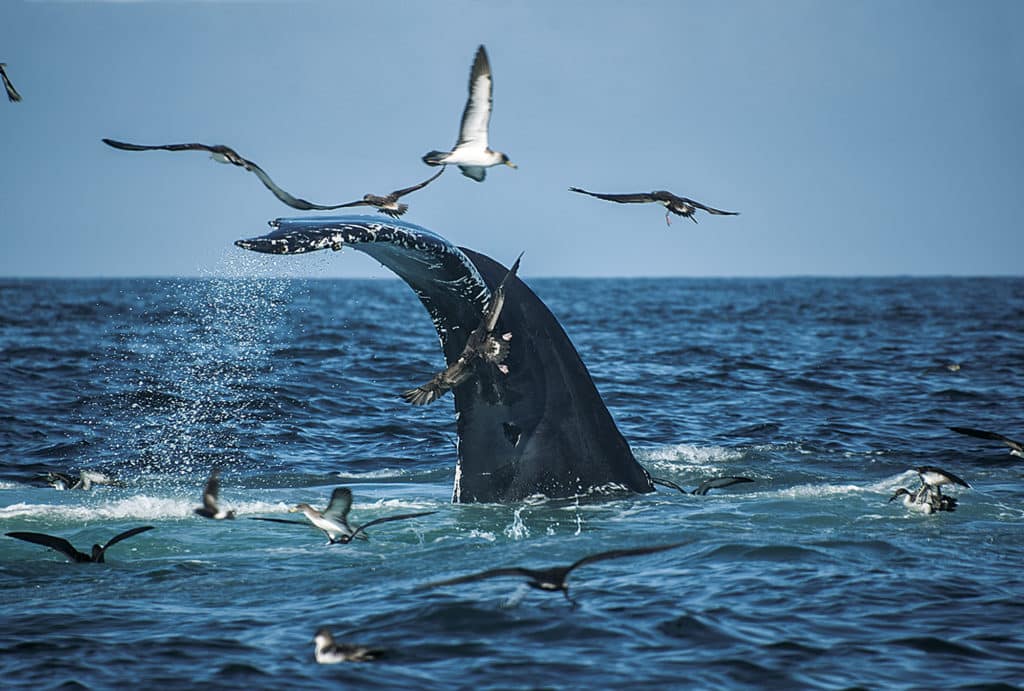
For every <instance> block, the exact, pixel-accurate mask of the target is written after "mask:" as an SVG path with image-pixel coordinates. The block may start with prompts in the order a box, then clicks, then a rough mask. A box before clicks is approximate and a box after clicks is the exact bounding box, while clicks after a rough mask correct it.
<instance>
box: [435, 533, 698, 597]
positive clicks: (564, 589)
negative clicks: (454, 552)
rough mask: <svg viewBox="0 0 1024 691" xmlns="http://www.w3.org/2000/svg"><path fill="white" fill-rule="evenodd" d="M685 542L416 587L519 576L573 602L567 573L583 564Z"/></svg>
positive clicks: (516, 568) (662, 549)
mask: <svg viewBox="0 0 1024 691" xmlns="http://www.w3.org/2000/svg"><path fill="white" fill-rule="evenodd" d="M684 544H688V543H685V542H674V543H672V544H668V545H656V546H654V547H637V548H635V549H616V550H612V551H610V552H599V553H597V554H591V555H590V556H587V557H583V558H582V559H578V560H577V561H575V562H573V563H572V564H570V565H569V566H552V567H550V568H547V569H525V568H522V567H518V566H512V567H508V568H503V569H490V570H488V571H481V572H480V573H473V574H470V575H468V576H459V577H458V578H450V579H448V580H444V581H434V582H433V583H425V584H423V585H421V586H418V587H417V588H416V589H417V590H425V589H427V588H439V587H441V586H446V585H456V584H458V583H469V582H471V581H481V580H484V579H485V578H497V577H500V576H522V577H525V578H526V579H527V585H529V586H530V587H531V588H536V589H538V590H546V591H548V592H559V591H560V592H561V593H562V594H563V595H565V598H566V599H567V600H569V602H572V603H573V604H575V602H573V599H572V598H571V597H569V584H568V582H567V581H568V578H569V574H570V573H571V572H572V571H573V569H577V568H579V567H580V566H584V565H586V564H592V563H594V562H596V561H604V560H605V559H618V558H619V557H633V556H639V555H641V554H652V553H654V552H663V551H665V550H668V549H674V548H676V547H681V546H683V545H684Z"/></svg>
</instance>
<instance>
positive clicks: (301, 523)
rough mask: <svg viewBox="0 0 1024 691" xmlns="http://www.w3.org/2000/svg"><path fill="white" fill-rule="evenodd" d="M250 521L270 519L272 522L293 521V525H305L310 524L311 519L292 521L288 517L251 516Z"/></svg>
mask: <svg viewBox="0 0 1024 691" xmlns="http://www.w3.org/2000/svg"><path fill="white" fill-rule="evenodd" d="M248 518H249V520H250V521H270V522H271V523H291V524H292V525H305V526H309V525H311V523H310V522H309V521H290V520H288V519H287V518H264V517H262V516H249V517H248Z"/></svg>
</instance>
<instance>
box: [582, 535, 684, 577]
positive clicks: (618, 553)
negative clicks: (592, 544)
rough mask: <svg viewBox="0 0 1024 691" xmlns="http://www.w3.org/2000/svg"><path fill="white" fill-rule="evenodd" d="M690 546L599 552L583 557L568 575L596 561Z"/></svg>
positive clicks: (680, 543)
mask: <svg viewBox="0 0 1024 691" xmlns="http://www.w3.org/2000/svg"><path fill="white" fill-rule="evenodd" d="M685 544H688V543H686V542H673V543H671V544H668V545H654V546H652V547H635V548H633V549H615V550H612V551H610V552H598V553H597V554H591V555H590V556H588V557H583V558H582V559H579V560H578V561H575V562H573V563H572V565H571V566H570V567H569V568H568V569H566V573H568V572H569V571H572V570H573V569H576V568H579V567H580V566H583V565H584V564H590V563H593V562H595V561H604V560H605V559H618V558H619V557H635V556H638V555H641V554H652V553H654V552H664V551H665V550H667V549H675V548H676V547H682V546H683V545H685Z"/></svg>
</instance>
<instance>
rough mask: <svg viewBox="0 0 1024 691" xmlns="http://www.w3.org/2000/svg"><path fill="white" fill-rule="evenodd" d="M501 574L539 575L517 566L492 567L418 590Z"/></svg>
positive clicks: (422, 586)
mask: <svg viewBox="0 0 1024 691" xmlns="http://www.w3.org/2000/svg"><path fill="white" fill-rule="evenodd" d="M500 576H525V577H526V578H535V577H536V576H537V572H536V571H532V570H530V569H523V568H519V567H516V566H513V567H508V568H504V569H490V570H488V571H481V572H480V573H471V574H469V575H468V576H459V577H457V578H449V579H447V580H444V581H433V582H431V583H424V584H423V585H421V586H418V587H417V588H416V589H417V590H426V589H427V588H440V587H441V586H445V585H455V584H457V583H470V582H472V581H482V580H484V579H485V578H498V577H500Z"/></svg>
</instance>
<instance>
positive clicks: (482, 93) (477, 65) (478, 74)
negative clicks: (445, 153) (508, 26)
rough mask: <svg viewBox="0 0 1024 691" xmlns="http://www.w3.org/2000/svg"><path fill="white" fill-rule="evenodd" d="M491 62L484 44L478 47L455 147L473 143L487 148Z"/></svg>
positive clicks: (489, 118) (491, 84) (474, 145)
mask: <svg viewBox="0 0 1024 691" xmlns="http://www.w3.org/2000/svg"><path fill="white" fill-rule="evenodd" d="M492 88H493V83H492V80H491V63H490V62H489V61H488V60H487V51H486V50H484V47H483V46H480V47H479V48H477V51H476V58H474V60H473V69H472V70H471V71H470V73H469V97H468V98H467V99H466V108H465V110H463V111H462V124H461V125H460V126H459V141H458V142H456V144H455V148H456V149H457V148H459V147H460V146H465V145H471V146H473V147H481V148H484V149H486V148H487V128H488V126H489V125H490V122H491V103H492Z"/></svg>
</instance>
